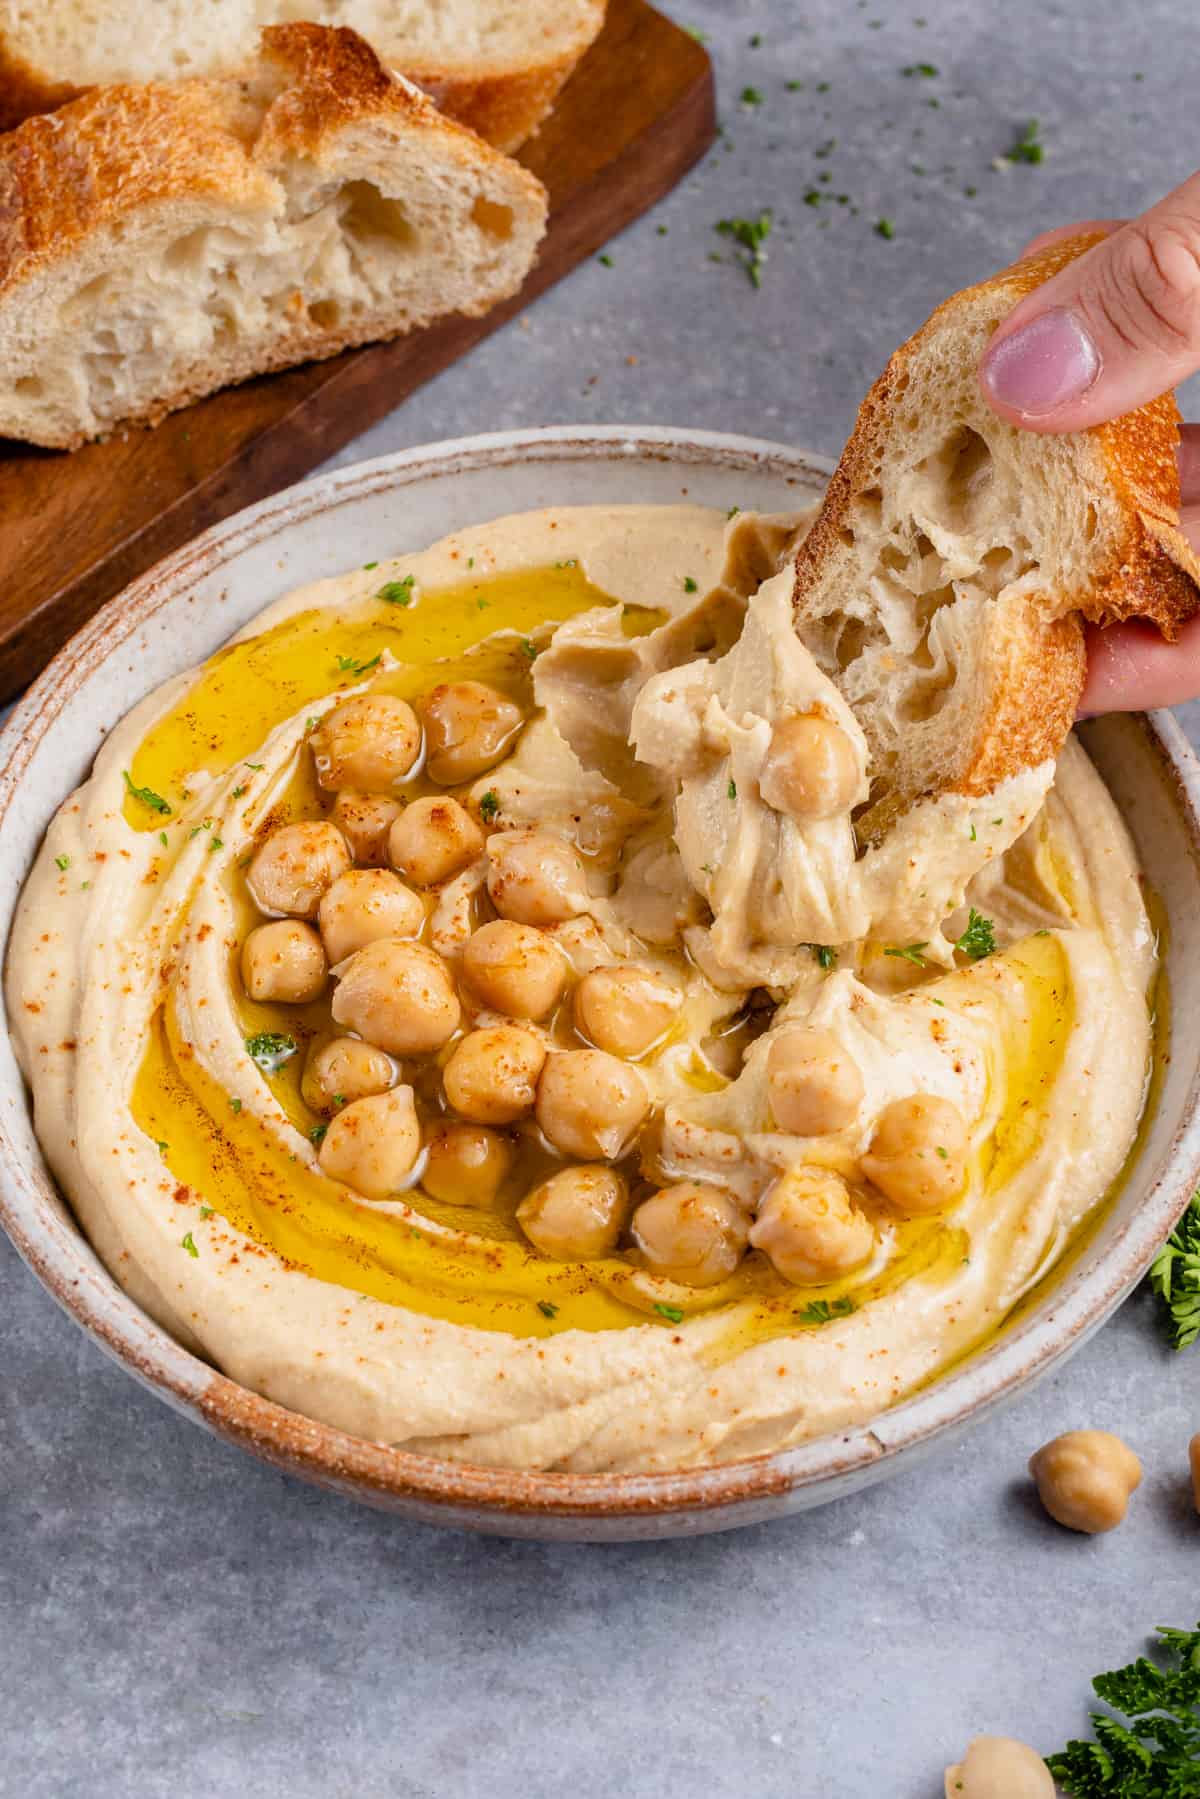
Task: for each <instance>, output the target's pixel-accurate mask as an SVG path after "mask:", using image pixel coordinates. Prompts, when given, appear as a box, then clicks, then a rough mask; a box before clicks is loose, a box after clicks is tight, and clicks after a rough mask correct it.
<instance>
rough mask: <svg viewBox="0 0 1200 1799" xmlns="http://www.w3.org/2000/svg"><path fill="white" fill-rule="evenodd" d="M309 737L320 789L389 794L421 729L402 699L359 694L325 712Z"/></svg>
mask: <svg viewBox="0 0 1200 1799" xmlns="http://www.w3.org/2000/svg"><path fill="white" fill-rule="evenodd" d="M308 741H309V743H310V744H311V745H312V753H313V762H314V763H315V765H316V770H317V780H318V781H319V782H320V783H321V786H322V787H325V788H334V787H357V788H359V789H360V790H361V791H362V792H363V793H391V791H392V789H393V788H394V787H396V786H398V785H399V783H400V782H401V781H403V780H404V778H405V776H406V775H408V774H410V773H411V772H412V768H413V764H414V763H415V762H416V760H417V757H418V756H419V755H420V753H421V727H420V725H419V724H418V723H417V715H416V713H415V712H414V711H413V709H412V707H411V706H410V705H408V704H407V703H406V701H404V700H398V699H396V697H395V696H394V695H393V694H390V693H359V694H356V695H355V696H354V698H353V699H350V700H343V702H342V704H341V705H340V706H335V707H334V708H333V711H332V712H327V713H326V714H325V717H324V718H323V719H322V720H321V722H320V724H319V725H318V726H317V728H316V730H315V731H314V732H313V733H312V736H311V737H310V738H309V740H308Z"/></svg>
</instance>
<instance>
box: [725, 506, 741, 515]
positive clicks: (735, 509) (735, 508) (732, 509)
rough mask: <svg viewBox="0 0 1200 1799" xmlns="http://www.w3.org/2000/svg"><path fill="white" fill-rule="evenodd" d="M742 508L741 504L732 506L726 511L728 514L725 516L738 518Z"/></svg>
mask: <svg viewBox="0 0 1200 1799" xmlns="http://www.w3.org/2000/svg"><path fill="white" fill-rule="evenodd" d="M741 510H742V509H741V507H740V506H731V507H730V508H729V511H728V512H727V513H726V514H725V517H726V518H736V517H737V515H738V513H739V512H740V511H741Z"/></svg>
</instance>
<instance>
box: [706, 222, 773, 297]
mask: <svg viewBox="0 0 1200 1799" xmlns="http://www.w3.org/2000/svg"><path fill="white" fill-rule="evenodd" d="M716 229H717V230H718V231H719V232H720V233H721V236H722V237H731V238H732V239H733V241H734V243H735V244H740V245H741V247H742V249H743V250H744V251H745V252H746V254H745V255H744V256H739V258H738V261H739V263H740V264H741V266H742V268H744V269H745V271H746V274H747V276H748V278H749V280H750V284H751V286H752V287H761V286H762V272H763V267H764V265H765V263H766V260H767V252H766V251H765V250H764V249H763V245H764V244H765V243H766V241H767V239H768V238H769V237H770V235H771V209H770V207H767V208H766V209H765V210H764V211H763V212H760V213H759V215H758V217H757V218H756V219H720V220H718V222H717V225H716Z"/></svg>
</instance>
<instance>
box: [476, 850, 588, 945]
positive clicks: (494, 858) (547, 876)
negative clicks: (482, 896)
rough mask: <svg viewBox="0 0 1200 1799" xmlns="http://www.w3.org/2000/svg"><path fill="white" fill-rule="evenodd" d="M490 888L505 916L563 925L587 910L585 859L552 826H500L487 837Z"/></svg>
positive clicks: (502, 916)
mask: <svg viewBox="0 0 1200 1799" xmlns="http://www.w3.org/2000/svg"><path fill="white" fill-rule="evenodd" d="M487 848H488V862H489V864H490V866H489V868H488V878H487V884H488V893H489V894H490V895H491V900H492V904H493V906H495V908H496V910H497V912H499V914H500V916H501V918H512V919H515V920H516V922H517V923H518V924H536V925H554V924H564V923H565V922H566V920H567V919H568V918H577V917H578V916H579V914H580V913H581V912H586V911H587V906H588V891H587V884H586V882H585V881H584V878H583V863H582V862H581V861H580V859H579V856H578V854H577V852H576V851H575V850H574V849H572V847H571V845H570V844H569V843H568V842H567V841H566V840H565V838H562V837H556V836H554V835H553V834H552V833H551V832H549V831H529V830H525V831H521V830H518V831H497V832H495V834H494V835H493V836H491V837H490V838H489V839H488V846H487Z"/></svg>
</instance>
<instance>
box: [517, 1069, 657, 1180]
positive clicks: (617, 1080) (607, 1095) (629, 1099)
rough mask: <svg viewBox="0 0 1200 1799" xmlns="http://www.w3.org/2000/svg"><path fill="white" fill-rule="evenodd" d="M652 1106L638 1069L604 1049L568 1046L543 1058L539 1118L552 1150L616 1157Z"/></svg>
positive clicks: (586, 1157) (597, 1158)
mask: <svg viewBox="0 0 1200 1799" xmlns="http://www.w3.org/2000/svg"><path fill="white" fill-rule="evenodd" d="M649 1109H650V1095H649V1094H648V1093H647V1092H646V1085H645V1082H644V1081H643V1080H642V1077H641V1075H640V1074H639V1073H638V1072H637V1070H636V1068H630V1067H629V1065H628V1063H626V1062H618V1060H617V1058H616V1057H615V1056H609V1055H606V1054H605V1053H604V1051H603V1050H602V1049H569V1050H566V1051H563V1052H561V1053H560V1054H558V1055H553V1056H551V1057H550V1060H549V1061H548V1062H547V1064H546V1067H545V1070H544V1072H543V1074H542V1078H541V1080H540V1081H539V1082H538V1092H537V1121H538V1123H539V1124H540V1125H541V1127H542V1131H543V1133H544V1134H545V1135H546V1136H547V1137H548V1138H549V1139H550V1141H551V1143H553V1145H554V1147H555V1149H557V1150H561V1151H562V1153H563V1155H564V1156H578V1157H579V1158H580V1160H581V1161H585V1160H586V1161H589V1162H597V1161H602V1160H608V1161H615V1160H616V1159H617V1157H618V1156H619V1155H621V1154H622V1153H623V1152H624V1150H625V1149H626V1148H627V1146H628V1144H629V1142H630V1141H631V1139H632V1138H633V1136H634V1134H635V1132H636V1131H637V1128H638V1126H639V1125H640V1124H641V1122H642V1120H643V1118H644V1117H645V1116H646V1113H647V1112H648V1111H649Z"/></svg>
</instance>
